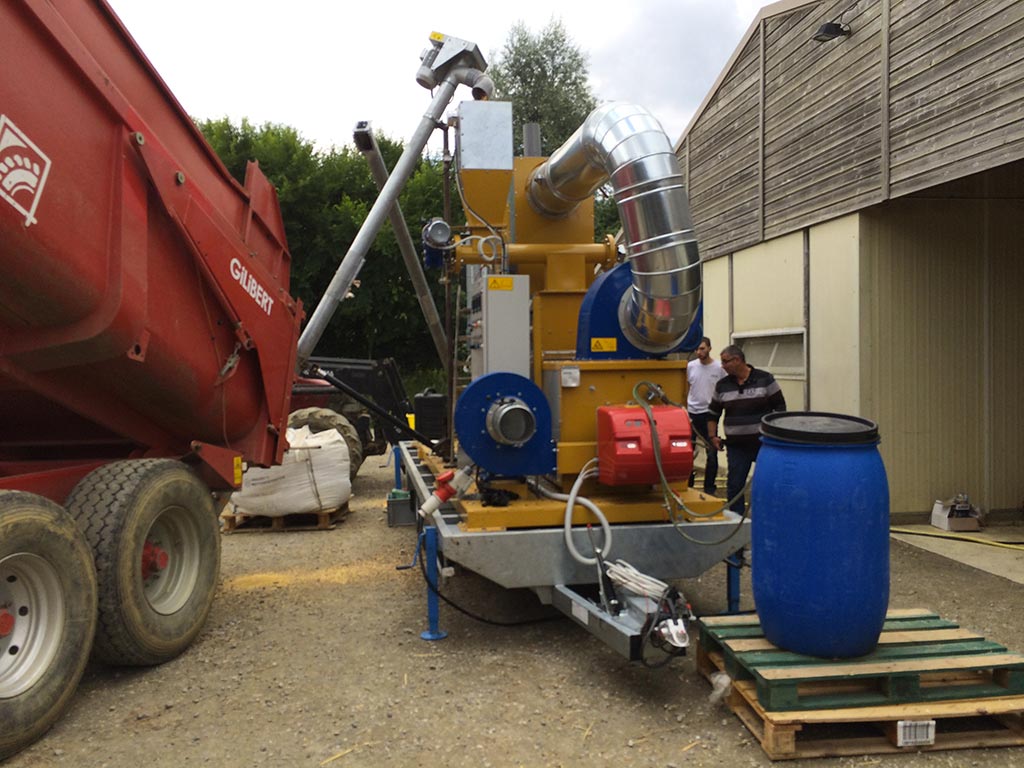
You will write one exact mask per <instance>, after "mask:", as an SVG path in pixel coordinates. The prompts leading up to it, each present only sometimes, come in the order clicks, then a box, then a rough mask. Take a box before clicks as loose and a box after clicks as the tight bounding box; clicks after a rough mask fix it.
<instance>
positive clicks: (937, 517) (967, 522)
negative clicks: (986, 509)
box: [932, 493, 981, 531]
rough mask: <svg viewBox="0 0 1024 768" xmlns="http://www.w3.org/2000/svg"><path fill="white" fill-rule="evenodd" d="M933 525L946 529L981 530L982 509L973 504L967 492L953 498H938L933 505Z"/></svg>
mask: <svg viewBox="0 0 1024 768" xmlns="http://www.w3.org/2000/svg"><path fill="white" fill-rule="evenodd" d="M932 525H933V526H935V527H936V528H941V529H942V530H944V531H980V530H981V511H980V510H979V509H978V508H977V507H974V506H972V505H971V502H970V499H968V497H967V494H966V493H958V494H957V495H956V496H955V497H953V498H952V499H947V500H946V501H940V500H938V499H936V501H935V504H934V505H933V506H932Z"/></svg>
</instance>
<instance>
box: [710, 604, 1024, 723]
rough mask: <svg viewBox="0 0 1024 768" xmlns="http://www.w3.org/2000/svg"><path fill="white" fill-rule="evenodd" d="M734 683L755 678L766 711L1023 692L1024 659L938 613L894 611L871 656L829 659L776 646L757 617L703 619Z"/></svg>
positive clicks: (758, 693) (711, 644)
mask: <svg viewBox="0 0 1024 768" xmlns="http://www.w3.org/2000/svg"><path fill="white" fill-rule="evenodd" d="M700 641H701V647H702V648H704V649H705V652H706V653H710V652H711V651H712V650H716V649H717V650H719V651H720V652H721V654H722V657H723V662H724V669H725V671H726V672H727V673H728V674H729V677H731V678H732V679H733V680H753V681H754V684H755V686H756V689H757V698H758V701H759V702H760V704H761V705H762V706H763V707H764V708H765V709H766V710H769V711H782V710H792V709H834V708H836V707H856V706H876V705H882V704H899V703H907V702H924V701H946V700H949V699H964V698H978V697H985V696H1006V695H1009V694H1014V695H1018V694H1024V656H1021V655H1019V654H1015V653H1009V652H1008V651H1007V649H1006V648H1005V647H1003V646H1002V645H999V644H998V643H993V642H990V641H987V640H985V638H983V637H981V636H980V635H977V634H975V633H973V632H970V631H969V630H964V629H961V628H960V627H958V626H957V625H956V624H954V623H953V622H950V621H946V620H944V619H942V618H941V617H939V616H938V615H936V614H934V613H932V612H930V611H924V610H919V609H915V610H912V611H905V610H904V611H893V612H891V613H890V614H889V615H888V616H887V617H886V622H885V625H884V627H883V630H882V636H881V638H880V639H879V644H878V647H877V648H876V649H875V650H874V651H873V652H872V653H870V654H868V655H867V656H859V657H857V658H855V659H841V660H830V659H821V658H817V657H814V656H805V655H803V654H799V653H792V652H790V651H785V650H782V649H779V648H776V647H775V646H774V645H772V644H771V643H770V642H768V641H767V640H766V639H765V638H764V635H763V634H762V632H761V626H760V623H759V622H758V620H757V617H756V616H755V615H753V614H751V615H748V616H722V617H711V618H708V619H705V620H704V621H702V622H701V629H700Z"/></svg>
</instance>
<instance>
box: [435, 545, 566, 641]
mask: <svg viewBox="0 0 1024 768" xmlns="http://www.w3.org/2000/svg"><path fill="white" fill-rule="evenodd" d="M419 550H420V573H422V574H423V581H424V582H426V585H427V589H429V590H430V591H431V592H433V593H434V594H435V595H437V596H438V597H439V598H441V599H442V600H444V602H445V603H446V604H448V605H449V606H451V607H452V608H454V609H455V610H456V611H458V612H459V613H461V614H464V615H466V616H468V617H469V618H471V619H475V620H476V621H479V622H482V623H484V624H490V625H491V626H495V627H525V626H529V625H530V624H543V623H544V622H547V621H555V620H559V619H562V618H563V617H562V616H561V615H559V616H541V617H539V618H536V619H524V620H522V621H499V620H497V619H488V618H487V617H486V616H480V615H479V614H476V613H473V612H472V611H470V610H469V609H467V608H463V607H462V606H461V605H459V604H458V603H456V602H455V601H454V600H451V599H450V598H448V597H447V596H445V595H442V594H441V591H440V590H439V589H438V588H437V587H435V586H434V585H433V584H431V583H430V579H429V578H427V563H426V560H427V553H426V543H425V542H424V541H423V540H422V539H420V543H419Z"/></svg>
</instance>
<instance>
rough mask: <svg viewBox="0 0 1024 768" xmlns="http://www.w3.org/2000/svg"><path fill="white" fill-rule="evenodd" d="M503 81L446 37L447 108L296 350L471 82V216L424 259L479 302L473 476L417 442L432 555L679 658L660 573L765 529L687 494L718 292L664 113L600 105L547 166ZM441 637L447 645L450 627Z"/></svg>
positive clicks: (397, 172) (466, 137)
mask: <svg viewBox="0 0 1024 768" xmlns="http://www.w3.org/2000/svg"><path fill="white" fill-rule="evenodd" d="M485 69H486V62H485V61H484V59H483V56H482V55H481V53H480V51H479V48H478V47H477V46H476V45H474V44H473V43H469V42H467V41H464V40H460V39H458V38H453V37H449V36H446V35H440V34H437V33H435V34H433V35H431V38H430V47H429V48H428V49H427V51H426V52H425V53H424V54H423V56H422V64H421V66H420V68H419V71H418V72H417V81H418V82H419V83H420V84H421V85H423V86H424V87H425V88H428V89H431V90H433V92H434V96H433V99H432V101H431V104H430V106H429V107H428V109H427V110H426V113H425V114H424V117H423V119H422V121H421V123H420V126H419V128H418V129H417V130H416V131H415V133H414V134H413V136H412V138H411V139H410V141H409V143H408V145H407V147H406V149H405V151H404V153H403V155H402V157H401V158H400V159H399V161H398V164H397V165H396V167H395V169H394V171H393V172H392V175H391V177H390V179H389V180H388V181H387V183H386V184H384V186H383V189H382V191H381V195H380V197H379V198H378V200H377V202H376V203H375V204H374V206H373V208H372V209H371V211H370V213H369V215H368V216H367V219H366V221H365V223H364V224H363V227H362V228H361V229H360V232H359V233H358V235H357V236H356V239H355V241H354V242H353V244H352V246H351V248H350V250H349V252H348V254H346V256H345V259H344V260H343V262H342V264H341V266H340V268H339V270H338V273H337V274H336V275H335V278H334V280H333V281H332V283H331V285H330V286H329V287H328V290H327V292H326V294H325V298H324V300H323V301H322V302H321V303H320V305H318V307H317V310H316V312H315V313H314V314H313V317H312V318H311V319H310V321H309V323H308V324H307V328H306V330H305V331H304V333H303V337H302V339H300V342H299V358H300V360H305V359H306V358H307V357H308V356H309V354H310V353H311V351H312V349H313V347H314V346H315V344H316V340H317V339H318V338H319V334H320V333H321V332H322V329H323V327H324V325H325V324H326V322H327V320H328V319H329V317H330V313H331V312H332V311H333V306H334V302H333V301H332V299H334V298H338V299H340V297H342V296H344V295H345V292H346V291H347V290H348V288H349V286H350V285H351V283H352V280H353V278H354V277H355V275H356V274H357V273H358V270H359V267H360V266H361V265H362V260H363V259H364V258H365V254H366V251H367V250H368V247H369V244H370V243H372V241H373V238H374V237H375V236H376V233H377V231H378V230H379V228H380V226H381V224H382V223H383V221H384V219H385V217H386V216H388V215H389V213H390V212H391V211H392V207H393V206H394V204H395V201H396V200H397V197H398V192H399V191H400V189H401V187H402V185H403V184H404V183H405V181H406V180H407V179H408V177H409V175H410V173H411V171H412V168H413V167H414V165H415V163H416V162H417V161H418V158H419V155H420V153H421V152H422V150H423V148H424V146H425V145H426V141H427V138H428V137H429V135H430V133H431V132H432V131H433V130H434V129H435V128H436V127H437V125H438V124H439V120H440V117H441V114H442V112H443V111H444V109H445V108H446V106H447V104H448V103H449V101H450V100H451V98H452V96H453V95H454V93H455V91H456V89H457V87H458V86H460V85H465V86H468V87H469V88H471V89H472V93H473V97H474V100H473V101H466V102H463V103H461V104H460V106H459V108H458V115H457V118H456V120H455V121H454V125H455V127H456V153H455V154H456V161H457V186H458V189H459V193H460V197H461V199H462V203H463V209H464V211H465V213H466V223H465V225H464V226H462V227H461V228H456V229H457V233H456V235H455V236H454V237H453V236H452V228H451V226H450V225H449V224H448V223H447V222H445V221H443V220H442V219H435V220H433V221H432V222H430V223H429V224H428V225H427V226H426V227H425V228H424V230H423V242H424V248H425V250H426V251H427V252H428V253H433V254H434V256H435V258H439V259H441V260H443V262H444V263H445V266H446V269H447V270H448V276H449V280H450V283H451V284H457V283H458V281H464V286H465V296H466V297H467V300H466V302H465V306H459V307H458V308H457V311H456V313H455V314H456V316H457V317H459V318H461V319H464V320H465V327H464V328H459V329H458V330H457V331H456V333H457V334H458V335H462V334H463V332H464V333H465V336H466V337H467V338H468V340H469V341H468V349H467V350H465V353H466V354H465V356H464V357H463V356H460V358H459V360H458V361H457V365H458V368H459V369H460V370H463V371H466V372H468V373H469V374H470V378H471V380H470V382H469V384H468V385H467V386H466V387H465V388H464V389H462V390H461V391H460V392H459V393H458V398H457V400H456V402H455V405H454V409H453V414H454V418H453V422H454V424H453V425H452V426H453V431H454V438H455V440H456V441H457V445H458V453H457V455H456V459H457V460H456V462H455V463H456V464H457V466H455V467H452V466H449V465H446V464H444V463H443V460H442V459H441V458H438V457H436V456H433V455H431V451H430V450H429V449H428V447H427V446H422V445H421V446H420V447H419V448H417V447H416V446H415V445H414V444H412V443H403V444H401V445H400V446H399V450H400V455H401V457H402V459H401V460H402V467H403V469H404V470H405V474H406V477H407V481H408V485H409V490H410V491H412V492H413V495H414V496H415V499H416V501H417V504H418V506H419V515H420V517H421V518H422V521H423V522H424V524H425V525H426V529H425V531H424V535H425V536H426V541H427V545H426V547H427V550H428V552H430V551H431V548H432V547H436V548H437V549H439V550H440V553H441V555H442V556H443V557H444V558H445V559H446V560H447V561H449V562H454V563H458V564H460V565H462V566H463V567H465V568H467V569H470V570H473V571H476V572H477V573H480V574H481V575H483V576H485V577H486V578H488V579H490V580H492V581H494V582H496V583H498V584H501V585H503V586H505V587H529V588H531V589H533V590H534V591H535V592H536V593H537V595H538V596H539V597H540V599H541V600H542V601H543V602H545V603H551V604H553V605H555V606H556V607H558V608H559V609H560V610H562V611H563V612H564V613H566V615H568V616H571V617H572V618H573V619H574V620H575V621H576V622H577V623H579V624H580V625H582V626H584V627H586V628H587V629H588V630H589V631H591V632H593V633H594V634H596V635H598V636H600V637H601V638H602V639H603V640H605V641H606V642H608V643H609V644H611V645H612V646H613V647H615V648H616V649H617V650H619V651H620V652H621V653H623V654H624V655H626V656H627V657H629V658H630V659H639V658H642V657H643V656H644V653H645V648H646V647H648V646H649V645H660V646H662V647H663V649H667V652H669V653H679V652H682V651H684V650H685V648H686V645H687V643H688V640H687V637H686V627H685V621H684V618H685V616H684V613H685V611H684V605H685V603H684V601H683V600H682V597H681V595H680V594H679V593H678V591H677V590H676V589H674V588H672V587H670V586H669V585H668V584H667V583H666V582H665V581H662V580H673V579H683V578H689V577H695V576H699V575H700V574H701V573H703V572H704V571H706V570H708V569H709V568H711V567H712V566H714V565H716V564H717V563H720V562H722V561H723V560H724V559H725V558H726V557H728V556H729V555H731V554H732V553H735V552H736V551H737V550H740V549H742V548H743V547H744V546H745V545H746V544H747V543H748V542H749V540H750V533H749V521H747V520H745V519H743V518H742V517H741V516H739V515H736V514H734V513H732V512H729V511H725V510H723V509H722V506H723V505H722V502H721V500H719V499H714V498H710V497H704V496H702V495H701V494H698V493H695V492H693V491H690V490H688V489H687V479H688V476H689V474H690V471H691V468H692V461H693V436H692V434H691V430H690V424H689V420H688V418H687V416H686V411H685V407H684V405H683V404H684V402H685V396H686V376H685V368H686V364H685V356H684V355H682V354H680V353H685V352H686V351H688V350H691V349H694V348H695V347H696V346H697V343H698V342H699V340H700V332H701V331H700V320H699V317H700V314H699V313H700V298H701V294H700V260H699V256H698V253H697V247H696V241H695V238H694V234H693V231H692V226H691V223H690V215H689V207H688V203H687V198H686V192H685V189H684V186H683V179H682V174H681V171H680V168H679V162H678V159H677V158H676V155H675V153H674V151H673V148H672V144H671V142H670V141H669V139H668V137H667V136H666V135H665V133H664V131H663V130H662V128H661V126H660V125H659V124H658V122H657V120H655V119H654V117H653V116H651V115H650V114H649V113H648V112H647V111H646V110H644V109H643V108H641V107H638V106H635V105H631V104H624V103H612V104H606V105H604V106H602V107H600V108H598V109H597V110H595V111H594V112H593V113H592V114H591V115H590V116H589V117H588V118H587V120H586V121H585V122H584V123H583V125H582V126H581V127H580V128H579V130H578V131H577V132H576V133H575V134H574V135H573V136H572V137H571V138H570V139H569V140H568V141H567V142H566V143H565V144H564V145H563V146H562V147H560V148H559V149H558V150H557V151H555V152H554V153H553V154H552V156H551V157H549V158H547V159H544V158H536V157H513V151H512V110H511V104H509V103H507V102H500V101H491V100H490V99H489V96H490V95H491V92H492V90H493V84H492V83H491V82H490V80H489V78H488V77H487V75H486V74H484V70H485ZM602 186H607V187H609V188H610V189H611V193H612V194H613V196H614V199H615V201H616V204H617V206H618V210H619V216H620V219H621V221H622V226H623V236H622V238H621V242H620V244H619V245H616V244H615V243H614V242H613V241H612V240H611V239H610V238H608V239H606V240H605V241H604V242H600V243H594V242H593V195H594V193H595V191H596V190H597V189H598V188H600V187H602ZM413 261H415V260H413ZM407 262H408V259H407ZM414 271H415V270H414ZM421 276H422V275H421ZM415 282H416V276H415V275H414V283H415ZM422 299H423V297H422V296H421V303H422ZM428 324H429V322H428ZM452 347H453V348H454V349H455V350H456V354H459V349H460V347H459V346H458V345H452ZM434 449H435V450H436V446H434ZM428 559H429V560H430V561H433V560H434V559H435V558H434V556H433V555H431V556H430V557H428ZM733 576H734V574H733ZM730 584H731V585H732V584H738V580H735V579H734V578H730ZM737 589H738V587H737ZM734 597H735V596H734V595H733V594H730V602H732V601H733V599H734ZM431 599H433V598H431ZM433 605H434V607H433V608H432V609H431V612H430V613H431V616H432V619H431V623H432V624H434V623H435V621H436V603H435V604H433ZM424 636H426V637H429V638H430V639H434V638H436V637H440V636H441V634H440V633H438V632H436V631H435V628H434V627H433V626H432V630H431V632H430V633H426V634H425V635H424Z"/></svg>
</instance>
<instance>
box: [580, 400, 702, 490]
mask: <svg viewBox="0 0 1024 768" xmlns="http://www.w3.org/2000/svg"><path fill="white" fill-rule="evenodd" d="M651 412H652V413H653V414H654V424H655V427H656V429H657V433H658V447H659V448H660V449H661V466H662V469H663V471H664V473H665V477H666V479H668V480H669V481H670V482H672V481H676V480H685V479H686V478H688V477H689V476H690V472H691V471H693V442H692V432H691V428H690V418H689V416H687V415H686V411H684V410H683V409H682V408H676V407H674V406H670V405H656V406H653V407H652V408H651ZM597 451H598V459H599V462H600V465H599V466H600V475H599V477H598V480H599V481H600V482H601V483H602V484H604V485H639V484H646V485H653V484H655V483H659V482H661V480H660V477H659V475H658V466H657V464H656V462H655V459H654V439H653V436H652V434H651V424H650V421H649V420H648V418H647V414H646V413H645V412H644V409H643V408H640V407H639V406H630V405H623V406H601V407H600V408H598V409H597Z"/></svg>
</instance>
